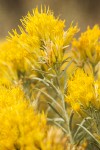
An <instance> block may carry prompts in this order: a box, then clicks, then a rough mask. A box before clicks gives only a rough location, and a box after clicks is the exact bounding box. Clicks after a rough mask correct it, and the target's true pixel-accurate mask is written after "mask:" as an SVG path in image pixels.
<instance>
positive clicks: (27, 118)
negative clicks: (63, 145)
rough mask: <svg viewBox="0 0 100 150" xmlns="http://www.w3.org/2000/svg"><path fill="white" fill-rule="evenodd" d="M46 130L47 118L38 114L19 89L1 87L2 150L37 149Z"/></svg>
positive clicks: (0, 123)
mask: <svg viewBox="0 0 100 150" xmlns="http://www.w3.org/2000/svg"><path fill="white" fill-rule="evenodd" d="M45 130H46V117H45V115H44V114H41V115H40V114H36V113H35V111H34V109H33V107H32V106H30V105H29V101H28V100H26V99H25V98H24V93H23V92H22V91H21V90H20V88H18V87H12V88H9V89H7V88H5V87H3V86H1V87H0V149H1V150H7V149H11V150H16V149H26V150H29V149H34V150H35V149H37V148H36V147H37V146H36V145H38V146H39V145H41V142H42V139H43V138H44V135H45Z"/></svg>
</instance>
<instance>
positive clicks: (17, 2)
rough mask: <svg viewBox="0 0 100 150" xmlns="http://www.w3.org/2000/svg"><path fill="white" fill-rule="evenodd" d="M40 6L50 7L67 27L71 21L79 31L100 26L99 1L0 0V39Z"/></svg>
mask: <svg viewBox="0 0 100 150" xmlns="http://www.w3.org/2000/svg"><path fill="white" fill-rule="evenodd" d="M41 4H42V5H46V6H50V9H51V10H53V11H54V14H55V16H58V15H60V18H61V19H65V20H66V26H67V27H68V26H69V25H70V23H71V22H72V21H74V23H78V26H79V27H80V28H81V31H84V30H86V28H87V26H88V25H90V26H91V27H92V26H93V25H94V24H100V0H0V39H3V38H5V37H6V36H7V35H8V31H11V29H15V28H17V25H18V24H20V21H19V19H21V18H22V16H25V15H26V14H27V12H28V11H30V12H31V11H32V9H34V8H35V7H36V6H38V7H40V6H41Z"/></svg>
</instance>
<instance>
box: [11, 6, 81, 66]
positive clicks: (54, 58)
mask: <svg viewBox="0 0 100 150" xmlns="http://www.w3.org/2000/svg"><path fill="white" fill-rule="evenodd" d="M21 22H22V27H19V29H20V31H21V34H18V33H17V32H16V31H14V30H13V32H14V35H12V34H10V35H11V41H12V42H14V43H15V45H16V44H17V45H19V47H21V48H22V49H25V50H27V51H28V52H29V53H31V55H32V59H31V61H32V62H34V65H35V64H36V63H37V62H36V61H38V62H40V63H41V62H42V61H45V63H48V64H49V65H54V64H55V63H61V61H63V56H64V51H65V48H66V46H68V45H69V44H70V42H71V40H72V38H73V36H74V34H75V33H76V32H77V31H78V28H77V26H75V27H73V26H72V25H71V27H70V28H69V29H68V30H67V31H64V28H65V21H62V20H60V19H59V18H55V17H54V15H53V12H52V11H50V10H49V9H44V10H43V9H42V8H41V12H39V11H38V8H36V9H34V10H33V14H30V13H28V14H27V16H26V17H24V18H23V19H22V20H21Z"/></svg>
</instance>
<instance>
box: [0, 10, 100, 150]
mask: <svg viewBox="0 0 100 150" xmlns="http://www.w3.org/2000/svg"><path fill="white" fill-rule="evenodd" d="M21 24H22V25H21V26H19V31H18V32H17V31H16V30H12V33H11V32H10V33H9V36H8V37H7V39H6V40H5V41H4V42H2V43H1V44H0V122H1V123H0V124H1V128H0V133H1V134H0V148H1V149H2V150H7V149H12V150H24V149H25V150H51V149H53V150H85V149H87V150H99V149H100V121H99V120H100V81H99V80H100V77H99V74H100V73H99V72H100V70H99V69H100V67H99V64H100V62H99V60H100V58H99V57H100V29H99V26H98V25H96V26H94V27H93V28H92V29H90V28H88V29H87V31H86V32H84V33H82V34H81V36H80V37H79V39H75V38H74V35H75V34H76V33H77V32H78V31H79V29H78V27H77V25H75V26H74V25H73V23H71V25H70V27H69V28H68V29H66V27H65V20H60V19H59V17H58V18H56V17H54V14H53V12H52V11H51V10H50V9H49V8H46V7H44V8H42V7H41V10H40V11H39V10H38V8H36V9H34V10H33V12H32V14H31V13H28V14H27V16H25V17H23V18H22V19H21ZM5 143H6V144H5Z"/></svg>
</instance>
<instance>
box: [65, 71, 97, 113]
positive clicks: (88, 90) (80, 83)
mask: <svg viewBox="0 0 100 150" xmlns="http://www.w3.org/2000/svg"><path fill="white" fill-rule="evenodd" d="M99 91H100V84H99V82H97V81H95V80H94V78H93V76H89V75H87V74H86V73H85V72H84V71H83V70H82V69H78V70H77V71H76V72H75V74H74V76H72V77H71V79H69V80H68V91H67V92H68V93H67V97H66V100H67V102H68V103H70V104H71V106H72V108H73V109H74V110H77V109H78V110H79V108H81V107H83V108H88V107H89V106H90V105H92V106H95V108H96V109H100V92H99Z"/></svg>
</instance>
